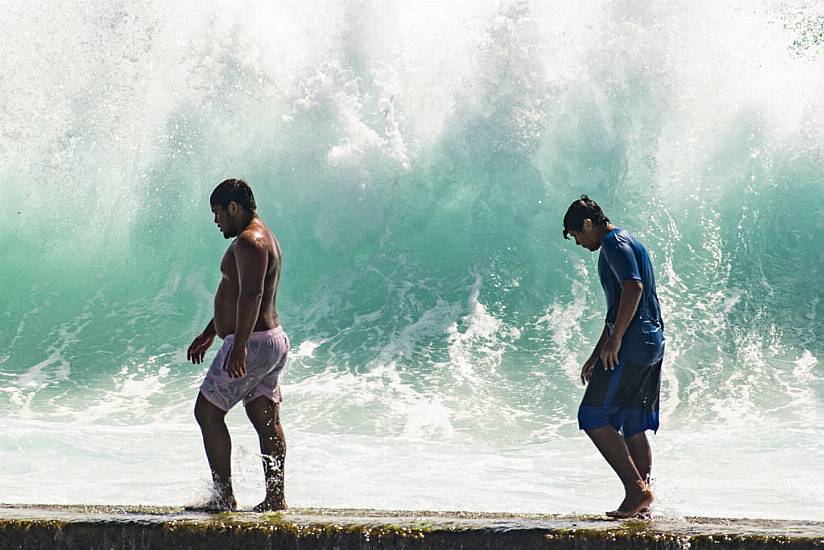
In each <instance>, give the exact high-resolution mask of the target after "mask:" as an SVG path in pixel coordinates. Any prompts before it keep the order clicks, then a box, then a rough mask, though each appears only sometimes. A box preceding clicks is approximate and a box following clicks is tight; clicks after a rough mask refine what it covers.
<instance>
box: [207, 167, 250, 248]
mask: <svg viewBox="0 0 824 550" xmlns="http://www.w3.org/2000/svg"><path fill="white" fill-rule="evenodd" d="M209 203H210V204H211V205H212V212H213V213H214V215H215V224H216V225H217V227H218V229H220V232H221V233H223V237H224V238H225V239H233V238H235V237H237V236H238V235H239V234H240V232H241V231H242V230H243V228H245V227H246V226H247V225H249V221H250V220H251V219H252V218H253V217H254V216H255V210H256V209H257V205H256V204H255V196H254V194H252V188H251V187H249V184H248V183H246V182H245V181H243V180H236V179H228V180H224V181H222V182H220V185H218V186H217V187H215V190H214V191H212V196H211V197H209Z"/></svg>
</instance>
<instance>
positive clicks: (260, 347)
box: [200, 327, 289, 411]
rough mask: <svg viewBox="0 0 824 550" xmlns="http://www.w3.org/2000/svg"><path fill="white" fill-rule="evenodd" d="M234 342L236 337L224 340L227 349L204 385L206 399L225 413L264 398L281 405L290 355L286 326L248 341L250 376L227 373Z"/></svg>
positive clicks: (219, 352)
mask: <svg viewBox="0 0 824 550" xmlns="http://www.w3.org/2000/svg"><path fill="white" fill-rule="evenodd" d="M234 342H235V335H234V334H230V335H228V336H226V339H225V340H223V346H222V347H221V348H220V350H219V351H218V352H217V355H216V356H215V359H214V361H212V365H211V366H210V367H209V371H208V372H207V373H206V379H205V380H204V381H203V384H201V386H200V393H202V394H203V397H205V398H206V399H207V400H208V401H209V402H210V403H211V404H212V405H214V406H215V407H217V408H219V409H220V410H223V411H228V410H229V409H231V408H232V407H234V406H235V405H236V404H237V403H238V402H239V401H240V400H241V399H242V400H243V404H244V405H245V404H247V403H249V402H250V401H252V400H254V399H257V398H258V397H260V396H261V395H262V396H264V397H266V398H267V399H270V400H272V401H274V402H275V403H280V400H281V396H280V385H279V384H278V378H280V373H281V371H282V370H283V366H284V365H285V364H286V356H287V355H289V338H288V337H287V336H286V333H285V332H283V327H276V328H273V329H271V330H266V331H261V332H253V333H252V334H251V335H250V336H249V340H247V341H246V375H245V376H243V377H242V378H230V377H229V373H228V372H227V371H226V363H227V362H228V361H229V352H231V351H232V345H233V344H234Z"/></svg>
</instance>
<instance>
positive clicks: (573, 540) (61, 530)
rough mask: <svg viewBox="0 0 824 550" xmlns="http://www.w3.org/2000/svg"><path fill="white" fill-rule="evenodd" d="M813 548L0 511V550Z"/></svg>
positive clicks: (740, 538)
mask: <svg viewBox="0 0 824 550" xmlns="http://www.w3.org/2000/svg"><path fill="white" fill-rule="evenodd" d="M6 548H14V549H26V550H27V549H31V548H66V549H80V548H83V549H129V550H132V549H134V550H137V549H141V550H143V549H150V548H179V549H187V548H215V549H219V550H229V549H232V548H244V549H249V548H270V549H281V548H283V549H287V548H288V549H295V550H298V549H300V550H308V549H315V548H338V549H352V550H354V549H395V548H397V549H429V548H433V549H435V548H436V549H444V550H445V549H452V548H460V549H470V548H479V549H498V548H500V549H507V550H509V549H512V550H517V549H522V548H523V549H527V548H559V549H561V548H576V549H584V548H587V549H589V548H593V549H594V548H655V549H664V548H689V549H696V548H741V549H744V548H818V549H824V522H812V521H785V520H759V519H722V518H697V517H688V518H663V517H655V516H653V518H652V519H650V520H637V519H633V520H625V521H612V520H609V519H607V518H605V517H602V516H562V515H536V514H498V513H472V512H413V511H378V510H330V509H311V508H299V509H292V510H289V511H288V512H282V513H269V514H257V513H253V512H235V513H219V514H209V513H205V512H192V511H186V510H184V509H182V508H175V507H154V506H55V505H13V504H11V505H0V549H6Z"/></svg>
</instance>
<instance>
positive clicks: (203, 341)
mask: <svg viewBox="0 0 824 550" xmlns="http://www.w3.org/2000/svg"><path fill="white" fill-rule="evenodd" d="M214 341H215V334H214V332H212V333H211V334H209V333H207V332H205V331H204V332H202V333H200V334H198V335H197V336H196V337H195V339H194V340H192V345H190V346H189V349H188V350H187V351H186V360H187V361H191V362H192V364H194V365H197V364H199V363H202V362H203V356H204V355H206V351H207V350H208V349H209V348H210V347H211V346H212V342H214Z"/></svg>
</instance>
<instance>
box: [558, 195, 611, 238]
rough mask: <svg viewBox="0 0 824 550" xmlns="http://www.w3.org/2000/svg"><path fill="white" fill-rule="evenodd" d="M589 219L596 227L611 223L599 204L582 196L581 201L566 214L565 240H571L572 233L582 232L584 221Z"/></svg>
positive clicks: (575, 203) (574, 203) (575, 202)
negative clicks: (570, 234) (570, 233)
mask: <svg viewBox="0 0 824 550" xmlns="http://www.w3.org/2000/svg"><path fill="white" fill-rule="evenodd" d="M587 219H589V220H592V225H595V226H598V225H606V224H608V223H609V218H607V217H606V216H605V215H604V211H603V210H601V207H600V206H598V203H597V202H595V201H594V200H592V199H591V198H589V197H587V196H586V195H581V198H580V199H578V200H577V201H574V202H573V203H572V204H570V205H569V208H568V209H567V212H566V214H564V238H565V239H568V238H569V232H570V231H580V230H581V228H582V227H583V226H584V220H587Z"/></svg>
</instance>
